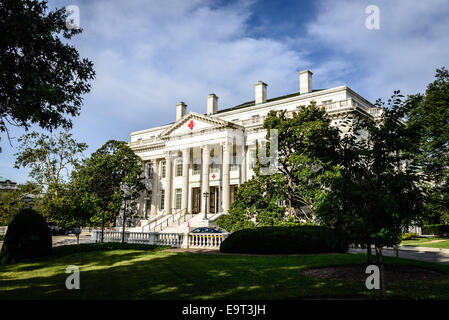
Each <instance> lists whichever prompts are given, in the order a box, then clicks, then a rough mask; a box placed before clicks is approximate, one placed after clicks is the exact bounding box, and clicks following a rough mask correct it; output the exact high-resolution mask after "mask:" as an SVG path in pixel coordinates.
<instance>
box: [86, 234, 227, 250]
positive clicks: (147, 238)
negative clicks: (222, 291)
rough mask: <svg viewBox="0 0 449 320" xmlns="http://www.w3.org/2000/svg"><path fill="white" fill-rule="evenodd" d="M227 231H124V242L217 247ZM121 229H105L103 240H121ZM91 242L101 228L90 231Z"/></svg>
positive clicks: (99, 240) (95, 238) (184, 246)
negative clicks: (196, 232)
mask: <svg viewBox="0 0 449 320" xmlns="http://www.w3.org/2000/svg"><path fill="white" fill-rule="evenodd" d="M228 235H229V233H198V234H195V233H167V232H130V231H125V242H126V243H141V244H150V245H162V246H171V247H174V248H219V247H220V244H221V243H222V242H223V240H224V239H226V237H227V236H228ZM122 236H123V233H122V232H121V231H105V232H104V236H103V241H104V242H122ZM92 242H101V230H93V231H92Z"/></svg>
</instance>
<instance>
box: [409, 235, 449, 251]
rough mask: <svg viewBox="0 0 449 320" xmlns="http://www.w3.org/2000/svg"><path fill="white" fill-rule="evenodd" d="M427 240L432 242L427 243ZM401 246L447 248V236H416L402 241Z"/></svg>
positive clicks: (448, 244) (448, 242) (448, 245)
mask: <svg viewBox="0 0 449 320" xmlns="http://www.w3.org/2000/svg"><path fill="white" fill-rule="evenodd" d="M437 241H438V242H437ZM428 242H433V243H428ZM401 246H413V247H427V248H441V249H449V239H448V238H437V237H429V238H417V239H415V240H407V241H402V242H401Z"/></svg>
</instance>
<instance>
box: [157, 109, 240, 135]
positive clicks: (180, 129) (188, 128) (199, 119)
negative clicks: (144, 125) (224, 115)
mask: <svg viewBox="0 0 449 320" xmlns="http://www.w3.org/2000/svg"><path fill="white" fill-rule="evenodd" d="M229 125H232V123H230V122H228V121H224V120H220V119H217V118H212V117H209V116H207V115H203V114H199V113H196V112H189V113H188V114H186V115H185V116H184V117H182V118H181V119H179V120H178V121H176V122H175V123H174V124H173V125H172V126H170V127H169V128H167V129H166V130H165V131H163V132H161V134H160V136H161V138H164V137H168V136H177V135H184V134H189V133H194V132H198V131H204V130H208V129H217V128H223V127H227V126H229Z"/></svg>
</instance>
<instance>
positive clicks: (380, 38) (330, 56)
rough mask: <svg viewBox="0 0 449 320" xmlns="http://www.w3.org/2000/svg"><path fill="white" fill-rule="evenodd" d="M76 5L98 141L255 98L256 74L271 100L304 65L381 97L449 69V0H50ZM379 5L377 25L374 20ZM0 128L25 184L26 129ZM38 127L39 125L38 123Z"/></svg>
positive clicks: (322, 77)
mask: <svg viewBox="0 0 449 320" xmlns="http://www.w3.org/2000/svg"><path fill="white" fill-rule="evenodd" d="M68 5H76V6H78V8H79V12H80V26H81V28H82V29H83V32H82V33H81V34H80V35H78V36H76V37H74V38H73V39H72V40H71V43H72V44H73V45H74V46H75V47H76V48H77V49H78V51H79V52H80V55H81V56H82V57H86V58H89V59H90V60H92V61H93V63H94V69H95V72H96V78H95V80H94V81H93V82H92V89H91V92H90V93H89V94H86V95H85V96H84V105H83V107H82V110H81V114H80V116H79V117H77V118H75V119H73V124H74V125H73V129H72V133H73V134H74V137H75V138H76V139H77V140H78V141H79V142H86V143H87V144H88V145H89V148H88V150H87V151H86V152H85V153H84V156H89V154H90V153H92V152H94V151H95V150H96V149H98V148H99V147H101V146H102V145H103V144H104V143H105V142H106V141H108V140H110V139H116V140H124V141H129V139H130V133H131V132H133V131H138V130H144V129H147V128H151V127H155V126H159V125H164V124H167V123H170V122H173V121H174V120H175V106H176V104H177V103H178V102H180V101H183V102H185V103H186V104H187V111H195V112H200V113H205V111H206V97H207V95H208V94H210V93H215V94H216V95H217V96H218V97H219V102H218V108H219V110H220V109H225V108H228V107H232V106H235V105H238V104H241V103H243V102H247V101H251V100H254V83H255V82H257V81H259V80H261V81H264V82H265V83H267V84H268V93H267V95H268V98H273V97H277V96H281V95H284V94H289V93H293V92H298V91H299V79H298V72H299V71H301V70H306V69H309V70H311V71H312V72H313V88H314V89H324V88H331V87H336V86H340V85H347V86H348V87H350V88H351V89H353V90H355V91H356V92H358V93H359V94H360V95H362V96H363V97H365V98H366V99H368V100H369V101H371V102H375V101H376V100H377V99H378V98H382V99H384V100H386V99H388V97H389V96H391V94H392V93H393V91H394V90H401V92H402V93H403V94H405V95H407V94H414V93H418V92H424V91H425V89H426V86H427V84H428V83H430V82H432V81H433V80H434V75H435V70H436V68H440V67H443V66H446V67H447V68H449V0H429V1H422V0H394V1H393V0H382V1H376V0H369V1H365V0H339V1H335V0H315V1H285V0H284V1H266V0H265V1H262V0H259V1H257V0H248V1H246V0H245V1H219V0H190V1H186V0H161V1H156V0H128V1H118V0H95V1H91V0H85V1H77V0H70V1H63V0H57V1H54V0H50V1H48V7H49V9H54V8H56V7H58V8H60V7H66V6H68ZM369 5H375V6H377V7H378V8H379V15H378V17H379V25H378V26H379V28H375V29H372V28H370V29H369V28H367V26H366V20H367V19H368V20H369V21H372V20H371V18H370V17H371V15H372V11H368V13H367V12H366V8H367V7H368V6H369ZM10 129H11V136H12V139H11V142H8V139H7V138H6V136H2V139H1V141H0V145H1V147H2V150H3V152H2V153H0V176H3V177H5V178H8V179H11V180H13V181H16V182H19V183H23V182H25V181H27V180H31V179H30V178H29V177H28V170H27V169H26V168H21V169H15V168H13V166H14V161H15V156H14V154H15V153H16V152H17V150H16V148H17V145H18V143H17V138H18V137H20V135H22V134H23V133H24V131H23V130H22V129H20V128H10ZM31 130H36V131H40V130H39V128H36V127H32V129H31Z"/></svg>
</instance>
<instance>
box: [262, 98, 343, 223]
mask: <svg viewBox="0 0 449 320" xmlns="http://www.w3.org/2000/svg"><path fill="white" fill-rule="evenodd" d="M330 124H331V120H330V118H329V117H328V116H327V114H326V112H325V110H324V109H323V108H319V107H317V106H316V104H315V102H312V103H311V104H310V105H309V106H306V107H304V106H303V107H300V108H299V110H298V111H297V112H294V113H293V114H292V116H287V112H286V111H270V113H269V114H268V116H267V118H266V119H265V122H264V128H265V129H267V132H268V133H269V132H270V130H273V129H275V130H277V132H278V141H279V142H278V148H279V149H278V156H279V158H278V162H279V168H278V169H279V174H278V180H279V183H278V186H279V187H281V191H282V193H283V197H282V198H283V199H282V200H285V202H286V207H287V212H288V216H290V217H293V218H295V219H297V220H305V221H312V220H313V214H312V212H313V209H314V207H315V203H316V201H317V200H318V199H319V198H320V197H321V196H322V195H321V193H322V192H325V191H323V189H322V188H320V186H321V184H322V179H323V178H324V177H325V176H327V175H329V174H334V172H335V170H336V169H337V168H336V160H337V158H336V154H337V152H336V150H337V149H338V146H339V139H340V138H339V131H338V129H336V128H334V127H331V125H330ZM267 138H269V136H267Z"/></svg>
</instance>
